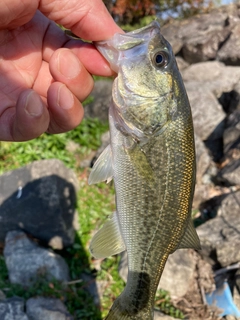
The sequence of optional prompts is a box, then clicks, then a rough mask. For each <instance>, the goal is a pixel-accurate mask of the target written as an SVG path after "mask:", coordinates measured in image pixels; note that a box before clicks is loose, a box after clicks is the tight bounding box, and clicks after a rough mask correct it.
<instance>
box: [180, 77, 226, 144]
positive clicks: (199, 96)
mask: <svg viewBox="0 0 240 320" xmlns="http://www.w3.org/2000/svg"><path fill="white" fill-rule="evenodd" d="M185 85H186V90H187V94H188V98H189V101H190V105H191V108H192V115H193V124H194V129H195V132H196V134H197V135H198V136H199V138H200V139H201V140H202V141H204V140H216V139H218V138H221V137H222V135H223V131H224V119H225V116H226V115H225V113H224V112H223V110H222V107H221V105H220V104H219V103H218V101H217V99H216V97H215V96H214V94H213V93H212V92H210V91H207V90H205V89H203V88H202V87H201V86H200V85H199V83H192V82H191V83H185Z"/></svg>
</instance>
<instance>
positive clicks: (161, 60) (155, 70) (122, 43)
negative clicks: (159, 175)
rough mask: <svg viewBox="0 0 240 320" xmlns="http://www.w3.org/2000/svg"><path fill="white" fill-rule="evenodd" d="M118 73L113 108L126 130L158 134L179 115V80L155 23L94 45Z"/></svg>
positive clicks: (171, 54) (180, 86)
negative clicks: (129, 127) (132, 129)
mask: <svg viewBox="0 0 240 320" xmlns="http://www.w3.org/2000/svg"><path fill="white" fill-rule="evenodd" d="M96 47H97V49H98V50H99V51H100V52H101V53H102V54H103V56H104V57H105V58H106V59H107V60H108V61H109V63H110V65H111V67H112V69H113V70H115V71H116V72H117V73H118V76H117V78H116V79H115V81H114V85H113V101H114V106H115V108H116V110H117V112H118V114H120V115H121V118H122V119H123V120H124V121H125V123H127V125H128V126H131V127H134V128H136V129H137V130H140V131H141V132H143V133H144V135H145V136H149V135H152V134H155V133H156V132H161V130H162V129H163V128H164V126H166V124H167V123H169V121H174V119H175V118H176V117H177V114H178V100H179V99H180V98H181V94H182V92H185V90H184V88H183V91H182V90H181V89H182V87H183V85H182V79H181V75H180V73H179V70H178V67H177V64H176V60H175V57H174V54H173V52H172V48H171V45H170V44H169V43H168V41H167V40H166V39H165V38H164V37H163V36H162V34H161V32H160V26H159V24H158V22H157V21H153V22H152V23H150V24H149V25H148V26H146V27H144V28H141V29H138V30H135V31H132V32H129V33H126V34H115V35H114V36H113V38H111V39H110V40H107V41H102V42H98V43H96Z"/></svg>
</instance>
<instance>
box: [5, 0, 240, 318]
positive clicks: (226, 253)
mask: <svg viewBox="0 0 240 320" xmlns="http://www.w3.org/2000/svg"><path fill="white" fill-rule="evenodd" d="M162 32H163V34H164V35H165V37H166V38H167V39H168V40H169V41H170V43H171V44H172V46H173V50H174V52H175V54H176V56H177V61H178V65H179V69H180V71H181V74H182V77H183V80H184V83H185V86H186V89H187V93H188V96H189V100H190V103H191V107H192V113H193V121H194V127H195V141H196V155H197V182H196V191H195V196H194V202H193V216H194V222H195V225H196V227H197V233H198V235H199V237H200V240H201V244H202V250H201V251H200V252H195V251H194V250H190V249H189V250H178V251H177V252H176V253H174V254H173V255H171V256H170V258H169V260H168V262H167V265H166V268H165V270H164V274H163V276H162V279H161V281H160V285H159V287H160V288H163V289H165V290H167V291H169V292H170V294H171V297H172V300H173V302H174V304H175V305H176V306H177V307H178V308H179V309H180V310H182V311H183V312H184V314H185V315H186V318H187V319H189V320H198V319H199V320H200V319H201V320H203V319H204V320H217V319H227V320H234V319H238V318H239V315H238V314H237V311H236V309H235V311H236V312H235V315H224V316H220V314H221V312H222V311H221V310H219V309H218V308H216V307H214V306H209V305H208V304H207V296H208V294H209V293H211V292H212V291H213V290H215V289H216V288H220V289H221V288H225V287H224V286H225V285H227V284H228V285H229V287H230V290H231V297H233V303H234V306H235V308H238V309H239V310H240V294H239V293H240V253H239V252H240V251H239V246H240V81H239V80H240V50H239V48H240V5H239V4H232V5H229V6H227V7H222V8H219V9H215V10H214V11H212V12H211V13H209V14H205V15H199V16H197V17H193V18H191V19H188V20H186V21H171V22H169V24H167V25H164V27H163V28H162ZM111 85H112V84H111V81H103V80H100V81H97V82H96V85H95V89H94V92H93V96H94V101H93V102H92V103H91V104H90V105H88V106H87V107H86V109H85V110H86V116H90V117H99V118H100V119H102V120H106V119H107V113H108V105H109V102H110V100H111ZM108 140H109V135H108V134H105V135H104V136H103V145H106V144H107V143H108ZM102 148H103V147H102ZM99 152H100V151H99ZM98 154H99V153H98ZM96 156H97V155H96V154H91V157H88V158H86V159H84V161H83V162H82V166H90V165H91V163H92V162H93V161H94V159H96ZM40 168H44V170H43V171H41V170H40ZM49 172H51V178H50V177H49ZM46 173H47V174H46ZM46 175H48V177H46ZM66 181H67V182H66ZM0 186H1V194H0V206H1V211H0V220H1V228H0V243H1V242H2V243H3V242H4V241H5V243H6V245H5V248H4V256H5V260H6V263H7V267H8V269H9V277H10V279H11V281H12V282H13V283H14V282H16V283H19V282H20V283H28V282H31V281H32V280H33V279H34V277H35V276H36V273H37V270H41V269H42V268H43V269H44V270H45V271H47V272H46V273H47V274H49V275H50V276H54V277H56V278H57V279H59V277H61V279H62V281H65V282H66V281H69V275H68V270H67V268H66V264H65V262H64V260H63V259H62V258H61V256H59V255H56V254H55V253H53V252H52V251H51V250H50V249H44V250H43V249H40V248H39V247H38V244H36V242H35V241H33V240H31V239H29V238H28V237H26V235H25V233H23V232H22V231H21V232H20V231H18V232H16V231H13V230H15V229H19V227H20V228H21V229H22V230H24V231H27V233H30V234H33V235H34V237H35V238H39V239H40V240H41V241H43V242H44V243H47V244H49V245H50V246H52V247H54V248H57V249H61V248H62V247H64V246H66V245H70V244H71V243H72V242H73V237H74V231H75V229H76V228H77V225H76V223H75V222H74V221H75V214H74V212H75V211H74V210H75V209H74V201H75V198H74V197H75V193H76V191H75V190H77V180H76V177H75V176H74V174H73V173H72V172H71V171H68V170H67V169H66V168H65V167H63V166H62V164H61V163H60V162H58V161H57V162H54V163H53V162H52V163H51V162H48V163H45V165H42V164H41V165H39V163H35V164H31V165H29V166H28V167H27V168H22V169H19V170H17V171H15V172H11V173H6V174H4V175H3V176H2V177H0ZM23 186H24V188H25V191H27V193H25V195H27V196H25V197H21V195H22V193H21V192H22V187H23ZM56 195H57V196H56ZM30 200H31V201H32V203H33V205H34V212H35V217H34V218H36V220H33V219H32V218H33V217H32V215H31V210H32V209H31V208H30V209H31V210H30V209H29V210H30V211H29V212H28V211H27V212H26V210H24V206H25V201H30ZM16 201H18V211H17V212H16V214H17V219H15V217H13V216H12V215H9V212H13V210H14V208H15V206H16ZM46 206H47V207H48V209H49V208H50V209H51V210H50V212H51V214H50V217H51V219H56V220H55V221H52V220H51V219H50V220H49V222H50V223H48V225H44V226H42V227H43V228H42V230H44V232H43V233H42V232H41V234H40V233H39V230H40V228H39V227H37V226H39V225H40V224H41V221H42V219H41V212H42V211H43V210H44V209H46ZM36 208H37V209H36ZM23 216H25V219H24V217H23ZM9 217H10V218H9ZM38 219H39V220H38ZM16 221H24V222H22V223H23V225H20V226H19V225H17V224H16ZM36 221H38V222H36ZM73 222H74V223H73ZM53 226H54V228H56V229H54V228H53ZM72 226H73V227H72ZM9 231H11V232H9ZM6 237H7V238H6ZM18 256H21V257H23V258H22V260H21V264H22V265H21V267H22V270H25V271H24V272H21V268H19V263H18V262H16V260H15V259H16V257H18ZM36 256H37V257H38V258H37V259H36ZM46 260H47V261H48V264H46V263H45V261H46ZM24 262H25V265H24ZM16 265H17V267H16ZM126 265H127V264H126V254H124V255H123V256H122V259H121V263H120V266H119V272H120V275H121V276H122V277H123V279H126V274H127V268H126ZM26 270H27V271H26ZM18 281H19V282H18ZM222 290H223V289H222ZM228 303H229V301H228ZM49 304H50V305H49V306H46V301H43V300H41V298H40V300H34V299H30V300H28V301H27V304H26V309H24V307H23V305H24V302H23V301H22V300H21V299H20V300H19V299H17V300H16V299H15V300H9V299H7V300H1V301H0V319H4V320H5V319H7V318H6V317H5V316H6V315H7V314H10V313H11V312H12V314H13V312H18V314H19V318H16V319H21V320H27V319H38V318H37V317H36V316H34V315H33V313H34V312H35V311H36V310H37V308H40V309H41V308H42V309H43V311H42V312H43V313H42V315H43V316H42V318H41V319H44V318H45V319H49V320H50V319H56V318H54V317H55V316H56V317H58V318H59V319H71V315H69V314H68V312H67V310H66V309H65V307H64V305H63V304H61V301H60V300H58V302H56V301H54V302H52V301H49ZM53 304H54V305H56V306H57V307H56V308H55V309H54V310H53V307H52V305H53ZM40 309H39V310H40ZM9 310H11V312H10V311H9ZM14 310H15V311H14ZM49 310H50V311H49ZM25 311H26V313H25ZM1 312H2V313H1ZM44 312H45V313H44ZM51 312H52V314H51V316H52V318H51V316H50V313H51ZM54 312H55V315H54V314H53V313H54ZM155 318H156V319H162V320H163V319H166V320H167V319H168V320H171V319H172V318H171V317H169V316H164V315H162V314H159V313H157V312H156V314H155ZM14 319H15V318H13V320H14ZM39 319H40V318H39Z"/></svg>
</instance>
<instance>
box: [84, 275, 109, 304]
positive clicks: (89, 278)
mask: <svg viewBox="0 0 240 320" xmlns="http://www.w3.org/2000/svg"><path fill="white" fill-rule="evenodd" d="M81 279H82V280H83V283H84V284H83V286H84V288H85V289H86V291H87V292H88V293H89V294H90V295H91V296H92V298H93V302H94V304H95V305H96V306H99V307H100V305H101V301H100V297H101V296H102V293H103V292H102V290H101V289H102V288H103V287H104V286H105V285H106V283H105V282H102V281H98V282H96V280H95V278H94V276H93V275H91V274H87V273H82V274H81Z"/></svg>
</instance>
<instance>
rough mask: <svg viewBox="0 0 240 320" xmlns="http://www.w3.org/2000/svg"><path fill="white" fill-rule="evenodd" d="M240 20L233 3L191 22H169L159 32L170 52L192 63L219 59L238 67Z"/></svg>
mask: <svg viewBox="0 0 240 320" xmlns="http://www.w3.org/2000/svg"><path fill="white" fill-rule="evenodd" d="M239 21H240V19H239V5H238V4H237V3H235V4H231V5H229V6H225V7H220V8H217V9H215V10H212V11H211V12H210V13H207V14H201V15H197V16H194V17H192V18H190V19H186V20H182V21H174V20H172V21H170V22H169V23H168V24H166V25H164V26H163V27H162V28H161V31H162V33H163V35H164V36H165V37H166V39H167V40H168V41H169V42H170V43H171V45H172V47H173V52H174V53H175V54H181V55H182V57H183V58H184V60H185V61H187V62H189V63H191V64H192V63H197V62H202V61H207V60H213V59H218V60H220V61H224V62H225V63H227V64H234V65H239V61H240V59H239V57H240V55H239V52H238V47H239V46H238V45H237V44H238V42H239V33H240V31H239V30H240V27H239Z"/></svg>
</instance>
